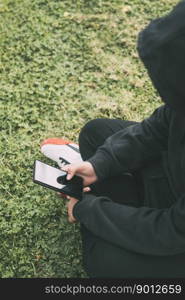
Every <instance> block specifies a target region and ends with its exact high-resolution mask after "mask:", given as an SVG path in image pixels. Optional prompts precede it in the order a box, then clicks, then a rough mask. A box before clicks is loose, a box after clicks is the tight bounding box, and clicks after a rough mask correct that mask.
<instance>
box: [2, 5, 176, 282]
mask: <svg viewBox="0 0 185 300" xmlns="http://www.w3.org/2000/svg"><path fill="white" fill-rule="evenodd" d="M176 3H177V0H143V1H140V0H132V1H126V0H63V1H59V0H32V1H30V0H0V128H1V134H0V244H1V246H0V277H60V278H62V277H63V278H64V277H65V278H69V277H86V274H85V272H84V271H83V269H82V264H81V241H80V233H79V225H78V224H75V225H69V224H68V222H67V218H66V208H65V200H62V199H61V198H58V197H57V196H56V194H55V193H54V192H52V191H50V190H48V189H44V188H42V187H40V186H37V185H35V184H33V182H32V169H33V162H34V160H35V159H41V160H43V161H45V162H50V161H49V160H47V159H46V158H44V157H43V156H42V154H41V153H40V150H39V144H40V142H41V141H42V140H43V139H44V138H46V137H55V136H58V137H65V138H69V139H72V140H74V141H78V134H79V131H80V128H81V127H82V126H83V125H84V124H85V123H86V122H87V121H89V120H91V119H94V118H97V117H110V118H124V119H132V120H138V121H140V120H142V119H143V118H144V117H146V116H148V115H149V114H150V113H151V112H152V111H153V110H154V109H155V108H156V107H157V106H159V105H160V104H161V101H160V99H159V97H158V95H157V94H156V92H155V90H154V89H153V87H152V85H151V82H150V80H149V78H148V76H147V73H146V71H145V69H144V67H143V65H142V63H141V62H140V61H139V58H138V54H137V51H136V43H137V35H138V32H139V31H140V30H141V29H142V28H144V26H145V25H146V24H147V23H148V22H149V21H150V20H151V19H152V18H155V17H158V16H161V15H164V14H166V13H167V12H168V11H169V10H170V9H171V7H172V6H173V5H175V4H176Z"/></svg>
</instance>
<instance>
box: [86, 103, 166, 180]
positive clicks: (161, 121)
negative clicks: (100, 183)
mask: <svg viewBox="0 0 185 300" xmlns="http://www.w3.org/2000/svg"><path fill="white" fill-rule="evenodd" d="M170 117H171V110H170V108H168V107H167V106H166V105H164V106H161V107H159V108H158V109H156V110H155V111H154V113H153V114H152V115H151V116H150V117H149V118H147V119H145V120H144V121H143V122H141V123H138V124H136V125H132V126H130V127H128V128H125V129H123V130H120V131H118V132H117V133H115V134H113V135H112V136H110V137H109V138H108V139H107V140H106V141H105V143H104V144H103V145H102V146H101V147H99V148H98V150H97V151H96V153H95V155H94V156H93V157H91V158H90V159H88V162H90V163H91V164H92V166H93V168H94V170H95V172H96V175H97V177H98V179H99V180H101V179H105V178H107V177H110V176H114V175H118V174H121V173H123V172H128V171H129V172H132V171H134V170H136V169H138V168H140V167H141V166H142V165H143V163H146V162H147V161H149V160H153V159H155V158H157V157H158V156H160V155H161V152H162V151H164V150H165V149H167V146H168V131H169V122H170ZM100 130H101V129H100Z"/></svg>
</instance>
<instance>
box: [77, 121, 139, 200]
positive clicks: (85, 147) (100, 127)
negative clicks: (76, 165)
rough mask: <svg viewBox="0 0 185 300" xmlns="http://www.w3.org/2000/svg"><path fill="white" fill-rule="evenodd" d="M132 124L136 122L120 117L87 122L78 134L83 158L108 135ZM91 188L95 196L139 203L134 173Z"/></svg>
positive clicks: (136, 179) (94, 149) (89, 154)
mask: <svg viewBox="0 0 185 300" xmlns="http://www.w3.org/2000/svg"><path fill="white" fill-rule="evenodd" d="M134 124H137V123H136V122H132V121H124V120H120V119H96V120H92V121H90V122H88V123H87V124H86V125H85V126H84V127H83V129H82V130H81V132H80V135H79V148H80V153H81V156H82V158H83V160H87V159H88V158H90V157H91V156H92V155H94V153H95V152H96V150H97V148H98V147H99V146H101V145H102V144H103V143H104V142H105V140H106V139H107V138H108V137H109V136H111V135H113V134H114V133H116V132H117V131H119V130H123V129H125V128H127V127H128V126H131V125H134ZM91 188H92V192H93V193H94V194H95V195H97V196H99V195H100V196H107V197H109V198H110V199H112V200H113V201H115V202H119V203H124V204H128V205H134V206H139V205H141V202H140V200H141V199H142V197H140V194H141V191H142V188H141V184H140V182H138V178H137V176H136V174H128V173H125V174H122V175H121V176H116V177H111V178H108V179H106V180H104V181H101V182H97V183H95V184H94V185H92V186H91ZM139 198H140V200H139Z"/></svg>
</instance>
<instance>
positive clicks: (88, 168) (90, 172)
mask: <svg viewBox="0 0 185 300" xmlns="http://www.w3.org/2000/svg"><path fill="white" fill-rule="evenodd" d="M62 170H63V171H66V172H67V173H68V175H67V179H68V180H70V179H71V178H73V176H74V175H77V176H80V177H81V178H82V179H83V185H84V186H88V185H90V184H92V183H94V182H96V181H97V180H98V178H97V176H96V173H95V171H94V168H93V166H92V165H91V163H90V162H88V161H84V162H82V163H78V164H70V165H66V166H64V167H63V168H62Z"/></svg>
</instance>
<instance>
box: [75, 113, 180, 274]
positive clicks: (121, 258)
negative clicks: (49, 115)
mask: <svg viewBox="0 0 185 300" xmlns="http://www.w3.org/2000/svg"><path fill="white" fill-rule="evenodd" d="M133 124H136V122H131V121H123V120H119V119H116V120H112V119H96V120H93V121H90V122H88V123H87V124H86V125H85V126H84V128H83V129H82V131H81V133H80V136H79V146H80V153H81V155H82V158H83V160H87V159H88V158H90V157H91V156H92V155H94V153H95V152H96V149H97V148H98V147H99V146H101V145H102V144H103V143H104V141H105V140H106V138H108V137H109V136H111V135H113V134H114V133H115V132H117V131H119V130H121V129H124V128H126V127H127V126H131V125H133ZM140 175H141V174H140V172H138V173H135V174H123V175H122V176H119V177H117V178H115V177H114V178H109V179H107V180H104V181H103V182H101V183H95V184H94V185H92V190H93V193H94V194H96V195H97V196H98V195H101V196H102V195H104V196H108V197H109V198H110V199H111V200H112V201H115V202H119V203H122V204H127V205H132V206H135V207H139V206H142V205H143V199H144V188H143V183H142V178H141V176H140ZM81 233H82V245H83V262H84V268H85V270H86V272H87V274H88V276H89V277H96V278H98V277H104V278H105V277H109V278H168V277H169V278H170V277H171V278H174V277H184V276H185V271H184V266H183V264H182V262H183V261H185V255H184V254H182V255H175V256H151V255H143V254H138V253H135V252H132V251H128V250H126V249H123V248H120V247H117V246H115V245H114V244H111V243H108V242H107V241H105V240H103V239H100V238H99V237H98V236H95V235H94V234H93V233H92V232H90V231H88V230H87V229H86V228H85V227H84V226H83V224H81Z"/></svg>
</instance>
